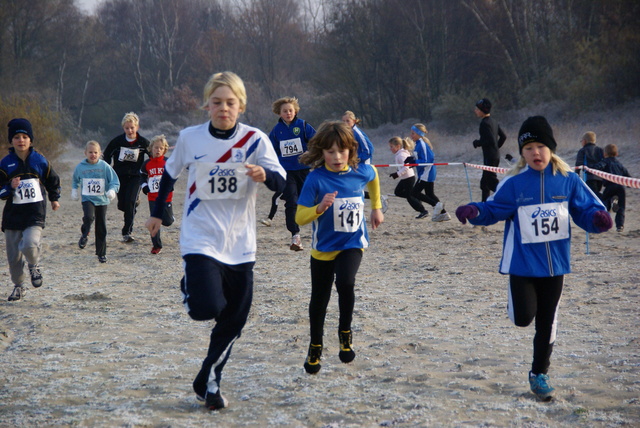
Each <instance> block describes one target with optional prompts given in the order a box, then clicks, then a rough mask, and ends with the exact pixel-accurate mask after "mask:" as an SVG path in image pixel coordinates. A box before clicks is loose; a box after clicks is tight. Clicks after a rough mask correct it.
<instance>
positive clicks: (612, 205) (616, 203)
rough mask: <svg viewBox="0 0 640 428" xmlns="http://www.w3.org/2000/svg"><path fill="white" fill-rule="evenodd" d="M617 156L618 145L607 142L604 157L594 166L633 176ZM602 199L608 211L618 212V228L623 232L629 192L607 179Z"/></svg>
mask: <svg viewBox="0 0 640 428" xmlns="http://www.w3.org/2000/svg"><path fill="white" fill-rule="evenodd" d="M616 156H618V146H616V145H615V144H607V145H606V146H605V148H604V159H603V160H602V161H600V162H598V163H597V164H596V165H594V167H593V168H594V169H599V170H601V171H604V172H608V173H609V174H615V175H620V176H623V177H631V176H630V175H629V171H627V168H625V167H624V166H623V165H622V164H621V163H620V162H619V161H618V159H617V158H616ZM599 196H600V195H599ZM600 200H602V202H604V205H605V207H607V211H609V210H612V211H613V212H614V213H616V218H615V222H616V230H617V231H618V232H622V231H623V230H624V212H625V208H626V206H627V202H626V201H627V192H626V191H625V189H624V186H622V185H620V184H617V183H613V182H611V181H606V180H605V181H604V192H602V196H600Z"/></svg>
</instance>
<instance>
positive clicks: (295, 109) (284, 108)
mask: <svg viewBox="0 0 640 428" xmlns="http://www.w3.org/2000/svg"><path fill="white" fill-rule="evenodd" d="M272 110H273V112H274V113H275V114H277V115H278V116H280V119H278V123H277V124H276V126H274V127H273V129H272V130H271V133H270V134H269V139H270V140H271V144H273V148H274V149H275V151H276V155H278V160H279V161H280V165H282V167H283V168H284V170H285V171H287V185H286V187H285V188H284V192H283V195H282V198H283V199H284V214H285V218H286V223H287V230H288V231H289V232H291V245H290V246H289V248H290V249H291V250H292V251H302V250H303V249H304V248H303V247H302V240H301V239H300V227H299V226H298V224H297V223H296V207H297V205H298V196H299V195H300V191H301V190H302V186H303V184H304V180H305V179H306V178H307V175H309V167H308V166H306V165H303V164H301V163H300V162H299V159H300V156H301V155H302V153H304V152H306V151H307V143H308V142H309V140H310V139H311V138H312V137H313V136H314V135H315V133H316V130H315V129H313V126H311V125H309V124H308V123H307V122H306V121H304V120H302V119H300V118H299V117H298V113H300V105H299V104H298V99H297V98H294V97H284V98H280V99H278V100H276V101H274V102H273V105H272ZM274 198H275V195H274Z"/></svg>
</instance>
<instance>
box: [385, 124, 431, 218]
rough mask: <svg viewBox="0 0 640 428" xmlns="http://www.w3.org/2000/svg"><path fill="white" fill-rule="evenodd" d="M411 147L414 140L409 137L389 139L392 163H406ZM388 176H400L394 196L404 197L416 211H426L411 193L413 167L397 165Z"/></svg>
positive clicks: (413, 183)
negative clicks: (394, 170)
mask: <svg viewBox="0 0 640 428" xmlns="http://www.w3.org/2000/svg"><path fill="white" fill-rule="evenodd" d="M413 148H414V142H413V141H412V140H411V139H409V138H405V139H402V138H400V137H393V138H391V139H390V140H389V150H391V153H393V154H394V155H395V162H394V163H396V164H404V163H406V162H407V158H409V157H410V156H411V152H412V151H413ZM389 176H390V177H391V178H393V179H394V180H395V179H396V178H400V182H399V183H398V185H397V186H396V189H395V190H394V194H395V195H396V196H398V197H400V198H405V199H406V200H407V202H409V205H411V208H413V209H414V210H416V211H418V213H423V212H425V211H426V210H425V209H424V206H423V205H422V202H420V200H419V199H416V198H415V197H413V196H412V195H411V189H413V186H414V185H415V183H416V174H415V172H413V167H410V166H399V167H397V171H396V172H394V173H391V174H389Z"/></svg>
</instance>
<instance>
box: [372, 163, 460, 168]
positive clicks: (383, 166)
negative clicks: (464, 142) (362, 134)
mask: <svg viewBox="0 0 640 428" xmlns="http://www.w3.org/2000/svg"><path fill="white" fill-rule="evenodd" d="M433 165H462V162H441V163H437V162H436V163H387V164H376V165H373V166H375V167H376V168H386V167H390V166H396V167H397V166H433Z"/></svg>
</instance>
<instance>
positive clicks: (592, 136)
mask: <svg viewBox="0 0 640 428" xmlns="http://www.w3.org/2000/svg"><path fill="white" fill-rule="evenodd" d="M582 139H583V140H584V141H586V142H587V143H595V142H596V133H595V132H592V131H588V132H585V133H584V135H583V136H582Z"/></svg>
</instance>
